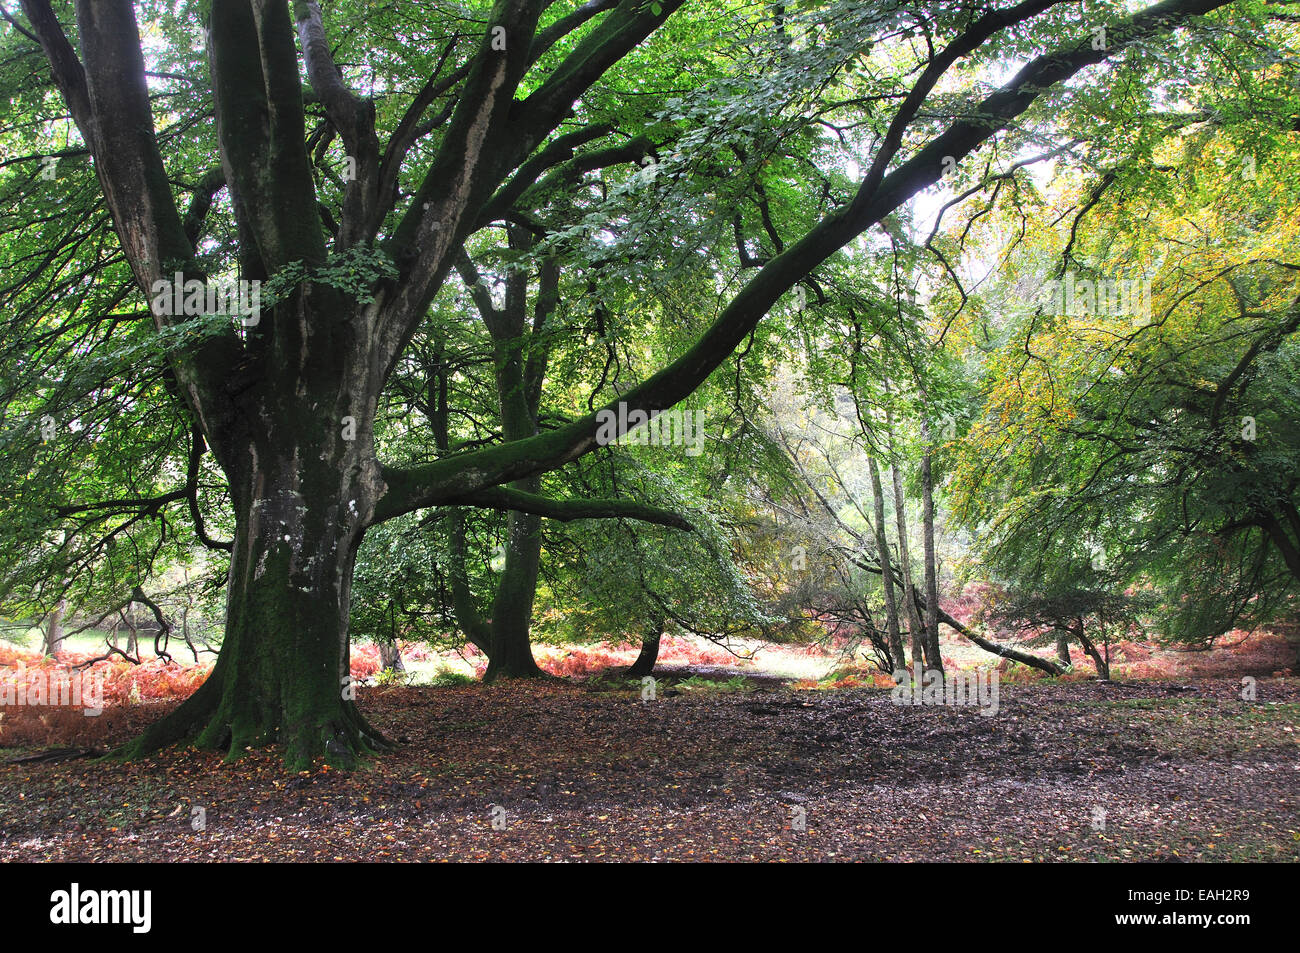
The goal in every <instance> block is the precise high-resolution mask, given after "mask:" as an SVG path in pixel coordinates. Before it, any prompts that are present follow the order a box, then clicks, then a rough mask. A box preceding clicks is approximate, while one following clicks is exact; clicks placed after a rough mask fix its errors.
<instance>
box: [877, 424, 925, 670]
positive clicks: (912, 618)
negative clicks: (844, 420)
mask: <svg viewBox="0 0 1300 953" xmlns="http://www.w3.org/2000/svg"><path fill="white" fill-rule="evenodd" d="M886 426H887V427H889V428H891V429H890V434H889V452H890V454H891V456H892V455H893V452H894V434H893V431H892V426H893V421H892V419H891V418H890V415H889V414H888V413H887V414H886ZM889 472H890V476H891V477H892V479H893V484H894V522H895V524H896V525H897V527H898V566H899V575H900V576H901V577H902V583H903V605H904V606H905V607H906V610H907V631H908V634H909V635H910V636H911V641H912V665H913V666H918V665H919V666H921V667H922V668H924V667H925V632H924V630H923V629H922V624H921V614H920V613H919V612H917V610H916V586H915V584H914V583H913V581H912V555H911V551H910V547H909V545H908V541H907V498H906V497H905V496H904V495H903V475H902V473H900V472H899V467H898V464H897V463H894V464H892V465H891V466H890V468H889Z"/></svg>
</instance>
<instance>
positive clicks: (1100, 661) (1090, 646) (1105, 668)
mask: <svg viewBox="0 0 1300 953" xmlns="http://www.w3.org/2000/svg"><path fill="white" fill-rule="evenodd" d="M1074 634H1075V635H1076V636H1077V637H1078V639H1079V644H1080V645H1082V646H1083V651H1084V652H1086V653H1087V654H1088V657H1089V658H1090V659H1092V664H1093V665H1095V666H1096V667H1097V677H1098V678H1100V679H1101V680H1102V681H1105V682H1108V681H1110V663H1109V661H1108V660H1107V659H1105V658H1103V657H1102V654H1101V652H1099V651H1098V650H1097V646H1096V645H1095V644H1094V643H1093V641H1092V639H1090V638H1088V636H1087V633H1086V632H1084V628H1083V620H1082V619H1080V620H1079V627H1078V629H1076V630H1075V633H1074Z"/></svg>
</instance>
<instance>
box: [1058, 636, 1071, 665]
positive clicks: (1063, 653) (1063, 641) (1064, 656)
mask: <svg viewBox="0 0 1300 953" xmlns="http://www.w3.org/2000/svg"><path fill="white" fill-rule="evenodd" d="M1056 660H1057V661H1058V662H1060V663H1061V666H1062V667H1063V668H1069V667H1070V664H1071V663H1070V636H1069V634H1068V633H1066V632H1062V633H1060V634H1059V635H1057V637H1056Z"/></svg>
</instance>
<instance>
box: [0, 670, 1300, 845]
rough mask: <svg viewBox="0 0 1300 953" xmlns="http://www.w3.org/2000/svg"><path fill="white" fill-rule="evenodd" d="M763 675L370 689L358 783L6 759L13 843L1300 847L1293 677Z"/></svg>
mask: <svg viewBox="0 0 1300 953" xmlns="http://www.w3.org/2000/svg"><path fill="white" fill-rule="evenodd" d="M730 687H731V688H733V689H734V687H735V686H734V684H733V685H731V686H730ZM751 688H752V689H753V690H750V691H736V690H731V691H713V690H708V689H707V688H704V689H698V688H697V690H694V691H691V690H681V691H676V692H672V693H667V692H665V691H663V688H662V687H661V691H660V695H659V697H658V699H657V700H654V701H642V700H641V697H640V693H639V691H637V690H634V689H633V688H632V686H630V685H625V684H623V683H613V687H612V688H611V683H604V684H603V685H595V684H589V685H587V686H585V687H584V686H581V685H574V684H564V683H547V684H528V683H525V684H507V685H498V686H491V687H483V686H479V685H472V686H466V687H462V688H424V687H417V688H392V689H375V690H371V691H369V692H366V693H363V695H362V698H361V704H362V707H363V710H364V711H365V712H366V714H367V716H368V717H369V718H370V719H371V720H372V722H373V724H374V725H375V726H376V727H378V728H379V729H380V730H381V731H383V732H384V733H385V734H386V735H387V736H388V737H389V738H391V739H393V740H395V741H398V742H399V745H398V747H397V749H396V751H394V752H393V753H391V754H389V755H386V756H384V757H382V758H380V759H378V760H376V761H375V762H373V763H372V764H371V765H370V766H369V767H367V768H365V769H363V770H360V771H357V772H354V773H351V774H343V773H339V772H336V771H331V770H328V769H324V768H322V769H320V770H317V771H314V772H308V773H303V774H297V775H295V774H287V773H286V772H285V770H284V768H283V767H282V765H281V763H280V762H279V760H278V758H277V757H276V754H275V752H274V751H255V752H250V753H249V754H248V755H247V756H246V757H245V758H243V759H242V760H240V761H238V762H236V763H234V764H225V763H223V762H222V760H221V758H220V757H219V756H218V755H214V754H209V753H203V752H197V751H193V750H178V751H170V752H164V753H163V754H161V755H159V756H157V757H155V758H154V759H152V760H147V761H141V762H138V763H133V764H119V763H113V762H94V761H88V760H73V761H58V762H49V763H39V762H27V763H10V764H2V765H0V859H5V860H16V859H41V858H47V859H56V860H154V861H156V860H261V859H264V860H327V861H328V860H348V861H352V860H494V859H502V860H554V861H564V860H598V859H619V860H670V859H671V860H714V859H717V860H823V859H827V860H859V859H861V860H982V859H996V860H1056V859H1079V860H1101V859H1112V860H1166V861H1180V860H1182V861H1190V860H1239V859H1260V860H1296V859H1297V858H1300V811H1297V806H1298V805H1300V744H1298V741H1300V680H1297V679H1293V678H1292V679H1262V680H1260V682H1259V683H1258V686H1257V699H1256V700H1255V701H1253V702H1247V701H1242V700H1241V699H1240V698H1239V697H1238V693H1239V691H1240V683H1239V681H1238V680H1236V679H1214V680H1204V681H1195V682H1182V683H1168V682H1142V683H1131V684H1114V685H1105V684H1099V683H1095V682H1094V683H1081V682H1074V683H1057V684H1050V683H1042V684H1035V685H1018V686H1008V685H1003V686H1002V690H1001V706H1000V711H999V712H998V714H996V715H995V716H993V717H985V716H983V715H981V714H980V712H979V709H978V708H943V707H932V706H900V705H896V704H894V703H893V702H892V701H891V699H890V693H889V692H888V691H881V690H873V689H852V690H841V691H832V692H795V691H790V690H788V689H785V688H780V687H774V686H772V685H770V684H761V683H759V684H757V685H755V686H751ZM165 710H166V706H154V705H150V706H140V707H137V708H133V709H130V712H131V714H133V715H134V716H135V717H134V720H133V721H132V722H131V723H126V722H124V721H122V720H120V719H117V720H115V723H114V732H120V733H121V734H120V737H118V738H116V739H115V740H119V741H120V740H126V738H127V737H129V735H130V733H131V732H134V731H137V730H139V729H140V728H141V727H143V726H144V724H145V723H146V722H147V721H148V720H150V719H151V718H153V717H157V716H159V715H160V714H162V713H163V711H165ZM17 753H19V752H15V751H12V750H11V751H10V752H9V754H11V755H13V754H17ZM196 827H199V828H202V829H198V830H196V829H195V828H196Z"/></svg>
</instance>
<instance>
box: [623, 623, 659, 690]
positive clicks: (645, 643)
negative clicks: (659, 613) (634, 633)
mask: <svg viewBox="0 0 1300 953" xmlns="http://www.w3.org/2000/svg"><path fill="white" fill-rule="evenodd" d="M663 634H664V620H663V619H662V618H659V619H656V620H655V621H654V622H653V623H651V625H650V627H649V628H648V629H646V633H645V635H644V636H642V638H641V652H640V654H638V655H637V657H636V661H635V662H633V663H632V666H631V667H630V668H629V669H628V670H627V671H626V672H624V673H623V674H624V675H626V676H627V677H628V678H644V677H645V676H647V675H653V674H654V670H655V663H657V662H658V661H659V640H660V639H662V638H663Z"/></svg>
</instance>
